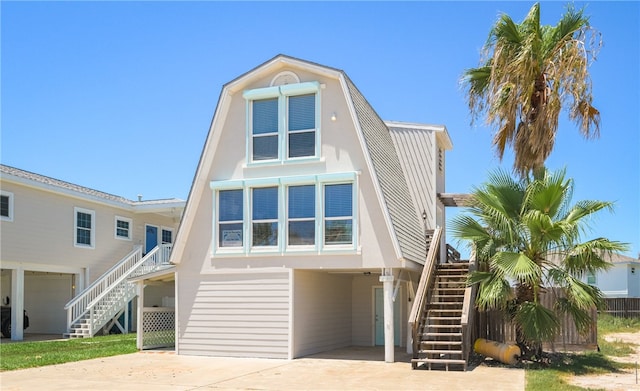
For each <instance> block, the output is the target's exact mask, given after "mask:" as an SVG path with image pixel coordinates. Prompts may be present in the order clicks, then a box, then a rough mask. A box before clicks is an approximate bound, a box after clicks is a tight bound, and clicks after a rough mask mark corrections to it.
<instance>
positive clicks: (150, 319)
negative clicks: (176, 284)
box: [142, 308, 176, 349]
mask: <svg viewBox="0 0 640 391" xmlns="http://www.w3.org/2000/svg"><path fill="white" fill-rule="evenodd" d="M175 325H176V313H175V310H174V309H173V308H144V309H143V310H142V349H154V348H165V347H171V346H175V343H176V340H175V330H176V328H175Z"/></svg>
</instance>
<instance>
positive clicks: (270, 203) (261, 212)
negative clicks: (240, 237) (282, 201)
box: [251, 187, 278, 246]
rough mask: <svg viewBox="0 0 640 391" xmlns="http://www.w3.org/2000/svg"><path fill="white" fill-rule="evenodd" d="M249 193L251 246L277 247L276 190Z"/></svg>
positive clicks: (267, 188)
mask: <svg viewBox="0 0 640 391" xmlns="http://www.w3.org/2000/svg"><path fill="white" fill-rule="evenodd" d="M251 193H252V200H253V202H252V208H251V243H252V245H253V246H277V245H278V188H277V187H264V188H255V189H253V190H252V192H251Z"/></svg>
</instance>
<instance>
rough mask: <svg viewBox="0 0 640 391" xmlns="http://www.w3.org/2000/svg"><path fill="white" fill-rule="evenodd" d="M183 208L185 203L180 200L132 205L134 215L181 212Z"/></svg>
mask: <svg viewBox="0 0 640 391" xmlns="http://www.w3.org/2000/svg"><path fill="white" fill-rule="evenodd" d="M184 207H185V201H182V200H170V201H169V200H168V201H166V202H157V203H148V204H137V203H134V204H133V212H134V213H163V212H174V211H176V210H182V209H184Z"/></svg>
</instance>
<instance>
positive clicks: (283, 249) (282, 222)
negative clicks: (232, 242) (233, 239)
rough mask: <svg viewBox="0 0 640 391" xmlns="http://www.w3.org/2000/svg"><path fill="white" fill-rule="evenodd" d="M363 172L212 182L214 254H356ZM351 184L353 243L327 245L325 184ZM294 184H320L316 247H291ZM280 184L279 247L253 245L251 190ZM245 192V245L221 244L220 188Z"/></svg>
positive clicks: (317, 194) (317, 199) (358, 248)
mask: <svg viewBox="0 0 640 391" xmlns="http://www.w3.org/2000/svg"><path fill="white" fill-rule="evenodd" d="M359 174H360V173H359V172H346V173H333V174H319V175H302V176H291V177H280V178H259V179H246V180H231V181H212V182H211V183H210V188H211V189H212V190H213V191H214V192H215V194H214V197H213V200H214V205H213V208H212V210H213V216H212V224H213V227H214V229H213V238H212V239H213V240H212V242H213V243H212V246H211V247H212V255H216V256H219V255H247V254H272V255H273V254H274V253H277V254H280V255H295V254H309V253H317V254H335V253H341V254H354V253H358V252H359V251H360V247H359V242H358V238H359V225H360V224H359V222H360V220H359V216H358V189H359V183H358V182H359V181H358V179H359ZM341 183H350V184H351V185H352V192H353V195H352V199H351V202H352V213H353V215H352V219H353V220H352V232H351V235H352V243H349V244H325V243H324V186H325V185H332V184H341ZM290 185H315V187H316V216H315V221H316V238H315V244H314V245H313V246H296V245H293V246H289V245H287V236H288V234H289V232H288V227H287V220H286V212H285V210H286V206H287V204H286V203H287V196H286V194H287V191H286V188H287V186H290ZM274 186H278V245H277V246H268V247H267V246H259V247H252V246H251V239H252V237H251V235H252V214H251V208H252V205H251V204H252V199H251V190H252V189H253V188H256V187H274ZM233 189H237V190H242V191H243V201H244V202H243V211H244V213H243V220H242V224H243V243H242V246H241V247H220V245H219V243H218V236H219V232H218V230H219V224H220V221H219V220H218V209H217V208H218V191H219V190H233Z"/></svg>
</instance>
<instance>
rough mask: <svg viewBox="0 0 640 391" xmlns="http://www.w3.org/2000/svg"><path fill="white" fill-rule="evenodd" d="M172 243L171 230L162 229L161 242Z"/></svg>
mask: <svg viewBox="0 0 640 391" xmlns="http://www.w3.org/2000/svg"><path fill="white" fill-rule="evenodd" d="M171 243H173V231H172V230H170V229H166V228H163V229H162V244H171Z"/></svg>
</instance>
